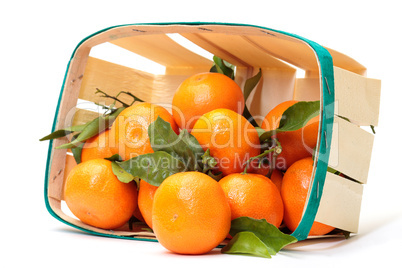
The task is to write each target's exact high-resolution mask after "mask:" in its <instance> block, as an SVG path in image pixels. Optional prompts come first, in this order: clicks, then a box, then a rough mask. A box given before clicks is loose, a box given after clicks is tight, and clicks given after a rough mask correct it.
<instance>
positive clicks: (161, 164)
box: [115, 151, 186, 186]
mask: <svg viewBox="0 0 402 268" xmlns="http://www.w3.org/2000/svg"><path fill="white" fill-rule="evenodd" d="M115 163H116V164H118V165H119V166H120V167H121V168H122V169H123V170H125V171H126V172H128V173H129V174H131V175H132V176H133V177H134V178H135V177H137V178H140V179H142V180H144V181H146V182H148V183H149V184H151V185H154V186H159V185H160V184H161V183H162V182H163V181H164V180H165V179H166V178H167V177H169V176H170V175H173V174H176V173H179V172H184V171H186V165H185V164H184V163H183V162H182V161H180V160H179V159H177V158H175V157H173V156H172V155H170V154H169V153H167V152H164V151H157V152H154V153H149V154H143V155H139V156H136V157H133V158H131V159H129V160H126V161H123V162H115ZM115 175H116V176H118V174H116V173H115ZM134 178H133V179H134ZM123 180H124V179H123ZM126 181H127V180H126Z"/></svg>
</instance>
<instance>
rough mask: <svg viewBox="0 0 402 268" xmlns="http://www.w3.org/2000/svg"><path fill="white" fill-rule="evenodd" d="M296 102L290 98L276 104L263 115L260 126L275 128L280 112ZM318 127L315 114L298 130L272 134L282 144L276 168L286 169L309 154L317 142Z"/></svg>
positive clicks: (266, 128)
mask: <svg viewBox="0 0 402 268" xmlns="http://www.w3.org/2000/svg"><path fill="white" fill-rule="evenodd" d="M297 102H298V101H296V100H291V101H285V102H282V103H280V104H278V105H277V106H276V107H275V108H273V109H272V110H271V111H270V112H269V113H268V114H267V115H266V116H265V118H264V120H263V122H262V124H261V128H263V129H264V130H266V131H270V130H275V129H277V128H278V127H279V123H280V120H281V118H282V114H283V113H284V112H285V111H286V109H288V108H289V107H290V106H292V105H293V104H295V103H297ZM318 127H319V118H318V116H316V117H314V118H312V119H311V120H309V121H308V122H307V124H306V125H305V126H304V127H303V128H301V129H299V130H295V131H287V132H281V133H277V134H276V135H274V137H276V138H277V139H278V141H279V142H280V143H281V146H282V152H281V153H280V154H279V156H278V157H277V159H276V168H277V169H280V170H286V169H287V168H288V167H290V166H291V165H292V164H293V163H294V162H296V161H297V160H300V159H302V158H305V157H308V156H311V155H312V152H313V149H314V147H315V146H316V144H317V137H318Z"/></svg>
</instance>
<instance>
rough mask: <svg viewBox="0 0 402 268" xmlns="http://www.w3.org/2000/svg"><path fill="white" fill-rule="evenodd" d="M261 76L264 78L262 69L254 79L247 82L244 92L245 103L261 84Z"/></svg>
mask: <svg viewBox="0 0 402 268" xmlns="http://www.w3.org/2000/svg"><path fill="white" fill-rule="evenodd" d="M261 76H262V73H261V68H260V70H259V71H258V73H257V74H256V75H254V76H253V77H251V78H249V79H247V80H246V83H245V84H244V90H243V94H244V101H246V100H247V99H248V97H249V96H250V94H251V92H253V90H254V88H255V87H256V86H257V85H258V83H259V82H260V79H261Z"/></svg>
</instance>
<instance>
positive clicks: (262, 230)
mask: <svg viewBox="0 0 402 268" xmlns="http://www.w3.org/2000/svg"><path fill="white" fill-rule="evenodd" d="M241 232H252V233H253V234H254V235H255V236H256V237H258V238H259V239H260V240H261V241H262V242H263V243H264V245H265V246H266V247H267V250H268V252H269V254H270V255H275V254H276V253H277V252H279V251H280V250H281V249H282V248H283V247H284V246H286V245H289V244H291V243H295V242H297V239H296V238H295V237H293V236H291V235H287V234H284V233H282V232H281V231H280V230H279V229H278V228H277V227H275V226H274V225H272V224H270V223H268V222H267V221H266V220H265V219H261V220H256V219H253V218H249V217H240V218H236V219H234V220H232V225H231V228H230V232H229V233H230V235H231V236H233V237H235V236H236V234H238V233H241ZM252 239H253V240H255V239H254V238H252ZM246 242H247V241H244V240H242V241H240V242H236V243H246ZM238 247H239V246H238ZM246 253H248V254H250V252H246Z"/></svg>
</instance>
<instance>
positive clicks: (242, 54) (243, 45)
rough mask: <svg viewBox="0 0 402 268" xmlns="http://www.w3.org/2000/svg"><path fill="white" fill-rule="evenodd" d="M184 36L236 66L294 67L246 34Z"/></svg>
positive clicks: (285, 68) (283, 68)
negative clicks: (262, 47)
mask: <svg viewBox="0 0 402 268" xmlns="http://www.w3.org/2000/svg"><path fill="white" fill-rule="evenodd" d="M183 36H184V37H185V38H187V39H189V40H190V41H192V42H193V43H195V44H197V45H198V46H200V47H202V48H204V49H206V50H208V51H210V52H211V53H213V54H214V55H217V56H219V57H221V58H223V59H225V60H227V61H228V62H230V63H232V64H235V65H236V66H241V67H247V66H249V67H252V66H255V67H261V68H277V69H282V70H287V69H292V67H291V66H290V65H288V64H286V63H283V62H282V61H280V60H278V59H276V58H275V57H272V56H270V55H269V54H267V53H264V50H262V49H261V48H260V47H259V46H256V45H255V44H254V43H253V42H251V41H250V40H249V39H247V38H246V37H245V36H237V35H231V34H217V33H202V34H184V35H183Z"/></svg>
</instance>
